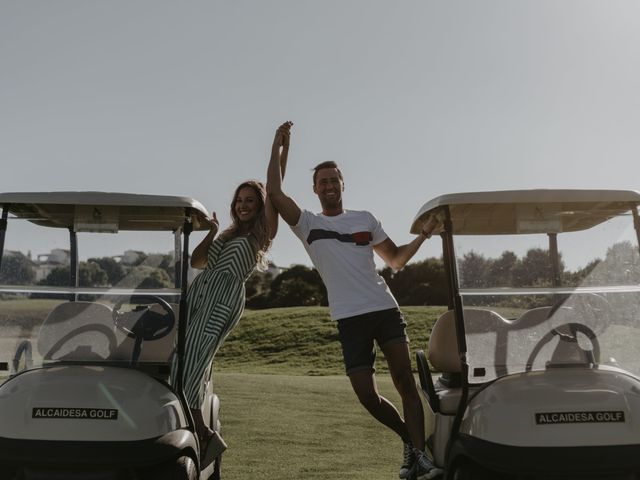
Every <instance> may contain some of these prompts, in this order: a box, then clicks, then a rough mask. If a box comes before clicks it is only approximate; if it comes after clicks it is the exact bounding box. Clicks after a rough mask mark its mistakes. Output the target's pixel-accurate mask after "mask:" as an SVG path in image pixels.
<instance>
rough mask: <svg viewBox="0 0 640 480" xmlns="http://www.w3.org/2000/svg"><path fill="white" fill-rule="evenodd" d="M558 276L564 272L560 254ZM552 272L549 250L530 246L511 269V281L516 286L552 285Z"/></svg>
mask: <svg viewBox="0 0 640 480" xmlns="http://www.w3.org/2000/svg"><path fill="white" fill-rule="evenodd" d="M559 267H560V272H559V273H560V278H562V276H563V273H564V262H563V261H562V255H560V258H559ZM552 281H553V273H552V268H551V258H550V255H549V250H545V249H543V248H532V249H530V250H528V251H527V253H526V254H525V256H524V257H523V258H522V260H521V261H519V262H518V263H517V265H516V266H515V267H514V270H513V283H514V286H516V287H546V286H550V285H552Z"/></svg>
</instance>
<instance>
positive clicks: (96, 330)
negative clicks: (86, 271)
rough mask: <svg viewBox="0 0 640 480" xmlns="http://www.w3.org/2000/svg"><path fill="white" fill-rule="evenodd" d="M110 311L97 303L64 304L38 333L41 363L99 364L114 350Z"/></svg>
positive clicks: (50, 315) (57, 307) (58, 306)
mask: <svg viewBox="0 0 640 480" xmlns="http://www.w3.org/2000/svg"><path fill="white" fill-rule="evenodd" d="M116 344H117V340H116V336H115V334H114V332H113V320H112V319H111V308H110V307H108V306H107V305H104V304H102V303H96V302H64V303H60V304H58V305H56V306H55V307H54V308H53V310H51V312H49V314H48V315H47V317H46V318H45V319H44V322H43V323H42V327H40V333H39V334H38V344H37V347H38V352H39V353H40V355H42V358H43V360H63V361H101V360H106V359H108V358H109V355H110V353H111V351H112V350H113V349H114V348H115V347H116Z"/></svg>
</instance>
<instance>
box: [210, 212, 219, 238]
mask: <svg viewBox="0 0 640 480" xmlns="http://www.w3.org/2000/svg"><path fill="white" fill-rule="evenodd" d="M218 228H220V223H219V222H218V217H217V216H216V212H211V228H210V229H209V235H213V236H215V235H216V233H218Z"/></svg>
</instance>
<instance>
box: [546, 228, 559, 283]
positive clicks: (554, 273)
mask: <svg viewBox="0 0 640 480" xmlns="http://www.w3.org/2000/svg"><path fill="white" fill-rule="evenodd" d="M547 235H548V236H549V257H550V259H551V284H552V285H553V286H554V287H560V286H561V285H562V279H561V277H560V254H559V253H558V234H557V233H547Z"/></svg>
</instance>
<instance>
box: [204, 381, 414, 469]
mask: <svg viewBox="0 0 640 480" xmlns="http://www.w3.org/2000/svg"><path fill="white" fill-rule="evenodd" d="M215 383H216V386H217V387H216V390H217V391H218V393H219V396H220V399H221V421H222V435H223V437H224V439H225V441H226V442H227V443H228V445H229V449H228V450H227V451H226V452H225V453H224V455H223V462H222V465H223V468H222V471H223V475H222V476H223V478H224V479H225V480H253V479H255V480H258V479H263V478H272V479H278V480H289V479H291V480H294V479H295V480H300V479H303V480H315V479H318V480H320V479H322V480H326V479H331V480H342V479H344V480H347V479H348V480H374V479H392V478H397V474H398V469H399V466H400V463H401V460H402V445H401V443H400V441H399V439H398V438H397V437H396V436H395V434H394V433H392V432H391V431H390V430H388V429H386V428H385V427H383V426H382V425H380V424H378V423H377V422H376V421H375V420H374V419H373V418H372V417H371V416H369V415H368V414H367V413H366V412H365V410H364V409H363V408H362V407H361V406H360V405H359V404H358V402H357V400H356V398H355V395H354V394H353V392H352V391H351V386H350V384H349V380H348V379H347V377H346V376H344V375H341V376H324V377H309V376H299V375H256V374H242V373H240V374H239V373H217V374H216V376H215ZM379 386H380V390H381V392H382V394H383V395H385V396H387V398H389V399H391V400H392V401H393V402H394V403H395V404H396V405H400V402H399V399H398V396H397V394H396V392H395V389H394V388H393V386H392V384H391V380H390V378H389V377H388V376H387V375H381V376H380V377H379Z"/></svg>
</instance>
